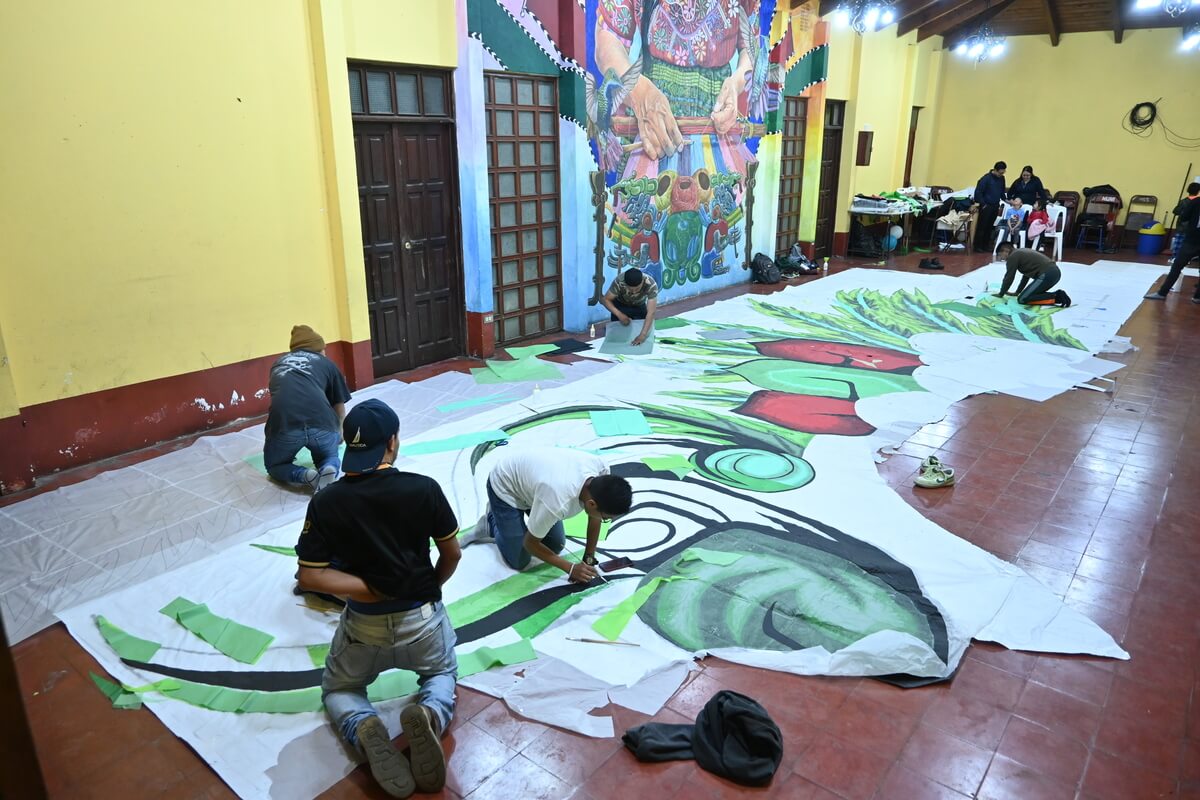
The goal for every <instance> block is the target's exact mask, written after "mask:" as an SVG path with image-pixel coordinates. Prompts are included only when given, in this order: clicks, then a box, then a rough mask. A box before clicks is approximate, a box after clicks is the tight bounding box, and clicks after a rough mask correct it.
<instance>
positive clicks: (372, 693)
mask: <svg viewBox="0 0 1200 800" xmlns="http://www.w3.org/2000/svg"><path fill="white" fill-rule="evenodd" d="M415 691H417V674H416V673H415V672H409V671H408V670H401V669H397V670H392V671H391V672H385V673H383V674H382V675H380V676H379V677H378V678H376V679H375V682H374V683H372V684H371V685H370V686H368V687H367V697H368V698H369V699H370V700H371V702H373V703H378V702H380V701H381V700H391V699H392V698H394V697H405V696H407V695H410V694H412V693H413V692H415Z"/></svg>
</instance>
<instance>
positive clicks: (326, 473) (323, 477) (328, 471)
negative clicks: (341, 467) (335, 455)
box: [316, 464, 338, 492]
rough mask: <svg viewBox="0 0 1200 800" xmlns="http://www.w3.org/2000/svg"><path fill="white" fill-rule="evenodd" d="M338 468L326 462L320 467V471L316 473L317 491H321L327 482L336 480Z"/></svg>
mask: <svg viewBox="0 0 1200 800" xmlns="http://www.w3.org/2000/svg"><path fill="white" fill-rule="evenodd" d="M337 475H338V469H337V467H335V466H333V465H332V464H326V465H325V466H323V467H321V472H320V473H319V474H318V475H317V489H316V490H317V491H318V492H319V491H321V490H322V489H324V488H325V487H326V486H328V485H329V484H331V483H333V482H334V481H336V480H337Z"/></svg>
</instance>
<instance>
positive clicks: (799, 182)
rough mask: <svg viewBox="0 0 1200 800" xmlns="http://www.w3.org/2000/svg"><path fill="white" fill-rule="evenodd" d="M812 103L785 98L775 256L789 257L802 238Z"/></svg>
mask: <svg viewBox="0 0 1200 800" xmlns="http://www.w3.org/2000/svg"><path fill="white" fill-rule="evenodd" d="M807 114H808V101H807V100H805V99H804V98H803V97H787V98H784V109H783V142H782V144H783V157H782V164H781V166H780V170H779V214H778V217H777V218H776V225H775V255H776V256H778V255H780V254H782V253H786V252H787V251H788V250H789V249H791V247H792V245H793V244H795V243H796V241H797V239H799V236H800V198H801V195H802V191H801V189H802V187H803V184H804V129H805V126H806V125H807V121H806V120H807Z"/></svg>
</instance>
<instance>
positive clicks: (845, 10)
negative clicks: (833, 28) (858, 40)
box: [833, 0, 896, 36]
mask: <svg viewBox="0 0 1200 800" xmlns="http://www.w3.org/2000/svg"><path fill="white" fill-rule="evenodd" d="M833 20H834V22H835V23H837V24H838V25H840V26H842V27H846V26H849V27H850V28H853V29H854V32H855V33H857V34H859V35H860V36H861V35H862V34H864V33H866V32H867V31H868V30H871V31H877V30H879V29H880V28H886V27H887V26H888V25H891V24H892V23H893V22H895V21H896V8H895V6H894V4H893V0H840V2H839V3H838V4H837V8H835V9H834V10H833Z"/></svg>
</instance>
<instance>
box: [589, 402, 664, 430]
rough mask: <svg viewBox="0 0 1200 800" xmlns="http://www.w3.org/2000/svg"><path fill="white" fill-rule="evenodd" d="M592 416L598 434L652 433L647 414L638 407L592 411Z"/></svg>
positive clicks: (594, 428)
mask: <svg viewBox="0 0 1200 800" xmlns="http://www.w3.org/2000/svg"><path fill="white" fill-rule="evenodd" d="M590 417H591V420H592V430H594V431H595V432H596V435H597V436H645V435H647V434H648V433H650V423H649V422H647V421H646V415H645V414H643V413H642V412H641V411H640V410H638V409H636V408H619V409H614V410H612V411H592V412H590Z"/></svg>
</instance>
